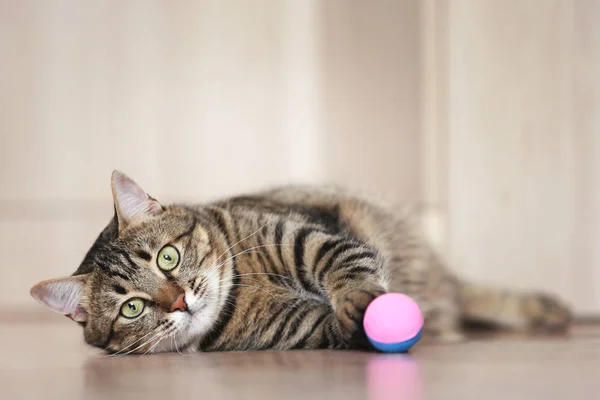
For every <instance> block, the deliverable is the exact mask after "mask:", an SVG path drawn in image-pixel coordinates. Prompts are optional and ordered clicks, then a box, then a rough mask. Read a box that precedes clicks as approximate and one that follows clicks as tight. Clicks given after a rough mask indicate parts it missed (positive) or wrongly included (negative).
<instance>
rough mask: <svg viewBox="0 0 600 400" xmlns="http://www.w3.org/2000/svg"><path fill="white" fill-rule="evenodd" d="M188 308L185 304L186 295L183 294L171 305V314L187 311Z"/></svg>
mask: <svg viewBox="0 0 600 400" xmlns="http://www.w3.org/2000/svg"><path fill="white" fill-rule="evenodd" d="M187 309H188V306H187V304H186V303H185V293H181V294H180V295H179V296H177V299H175V301H174V302H173V304H171V312H175V311H187Z"/></svg>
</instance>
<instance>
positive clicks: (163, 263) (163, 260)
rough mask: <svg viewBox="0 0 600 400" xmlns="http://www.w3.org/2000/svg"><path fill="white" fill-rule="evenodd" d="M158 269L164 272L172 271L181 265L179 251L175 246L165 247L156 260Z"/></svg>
mask: <svg viewBox="0 0 600 400" xmlns="http://www.w3.org/2000/svg"><path fill="white" fill-rule="evenodd" d="M156 263H157V264H158V268H160V269H162V270H163V271H171V270H173V269H175V268H176V267H177V265H178V264H179V251H177V249H176V248H175V247H173V246H165V247H163V248H162V250H161V251H159V252H158V259H157V260H156Z"/></svg>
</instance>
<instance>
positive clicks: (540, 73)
mask: <svg viewBox="0 0 600 400" xmlns="http://www.w3.org/2000/svg"><path fill="white" fill-rule="evenodd" d="M428 4H429V5H430V7H429V8H426V10H427V16H429V19H427V18H425V19H424V20H425V21H426V22H427V23H428V24H429V29H430V30H432V31H436V30H437V31H442V35H438V36H435V35H432V36H431V39H430V42H429V43H426V44H427V45H428V46H429V47H430V48H433V49H436V50H437V51H434V52H432V54H431V55H430V57H429V58H426V61H427V62H428V63H427V64H426V66H427V67H428V71H430V72H431V73H432V74H433V75H434V77H429V78H428V80H426V82H428V83H430V84H432V85H434V86H435V85H437V86H435V87H434V89H430V90H429V91H427V92H426V93H427V95H428V96H429V100H431V101H432V102H433V104H434V105H436V106H437V109H436V110H433V111H438V113H437V114H436V113H435V112H430V113H429V115H430V116H431V117H432V118H434V119H436V120H437V124H434V125H435V128H436V129H434V130H433V132H427V131H426V133H428V134H429V137H432V138H433V140H432V141H430V143H433V144H434V146H433V147H429V146H425V154H427V155H428V157H430V158H432V161H431V162H430V163H429V164H428V165H437V167H440V166H444V165H445V166H446V170H445V171H444V170H443V168H440V171H441V174H432V175H429V176H426V178H427V180H428V182H429V186H427V189H428V190H426V193H425V196H426V198H429V199H430V200H431V199H432V198H433V199H434V200H435V201H437V202H438V203H439V204H440V205H441V206H440V207H441V209H442V212H440V213H439V215H438V217H439V218H438V219H437V220H436V221H434V222H437V225H434V227H436V228H437V231H438V233H439V231H442V235H441V236H442V238H443V240H442V241H443V242H444V245H445V247H446V249H447V250H448V252H449V253H450V256H451V259H452V260H453V262H454V263H455V265H456V266H457V268H459V269H460V270H462V271H463V273H464V274H465V275H466V276H468V277H471V278H473V279H477V280H481V281H487V282H490V283H496V284H502V285H513V286H516V287H519V288H523V289H525V288H530V287H537V288H539V289H543V290H553V291H556V292H559V293H561V294H562V295H563V296H565V297H566V298H567V299H569V300H570V301H571V302H572V303H573V304H574V305H575V306H576V308H577V310H578V311H579V312H580V313H598V312H599V311H600V252H599V251H598V249H599V247H598V244H599V243H600V208H599V206H598V205H599V204H600V202H599V201H598V200H599V197H598V193H599V192H598V191H599V189H600V172H599V171H600V163H599V160H600V123H599V121H600V119H599V115H600V86H599V84H600V79H599V78H598V71H600V63H599V61H600V28H598V24H597V20H598V16H600V2H597V1H596V2H594V1H562V0H556V1H548V0H535V1H527V2H510V3H507V2H501V1H491V0H488V1H481V2H472V1H468V0H464V1H459V0H452V1H440V2H428ZM432 4H435V6H433V5H432ZM435 56H437V57H435ZM435 88H437V89H438V90H437V91H436V90H435ZM436 161H437V164H436ZM426 165H427V164H426ZM440 221H441V222H440Z"/></svg>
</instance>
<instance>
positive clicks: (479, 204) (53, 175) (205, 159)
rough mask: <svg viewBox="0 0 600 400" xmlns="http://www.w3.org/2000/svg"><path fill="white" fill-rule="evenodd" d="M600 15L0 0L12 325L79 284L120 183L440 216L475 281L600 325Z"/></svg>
mask: <svg viewBox="0 0 600 400" xmlns="http://www.w3.org/2000/svg"><path fill="white" fill-rule="evenodd" d="M598 3H599V2H591V1H589V2H584V1H558V0H557V1H546V0H534V1H530V2H510V3H507V2H503V1H493V0H486V1H481V2H471V1H467V0H464V1H460V0H444V1H438V0H422V1H419V0H402V1H387V0H376V1H372V2H361V1H344V0H332V1H327V2H323V1H319V0H285V1H273V0H255V1H252V2H237V1H219V0H212V1H209V0H203V1H196V2H159V1H128V2H120V1H88V2H80V1H52V2H49V1H41V0H38V1H35V0H28V1H21V2H18V1H8V0H4V1H3V0H0V65H1V66H2V74H1V75H0V132H1V134H2V139H3V143H4V145H3V146H0V185H1V186H0V187H2V189H1V190H0V204H1V205H2V207H0V239H2V240H0V251H1V253H2V254H9V255H10V256H8V257H9V258H10V260H8V261H6V262H5V264H6V265H8V267H5V273H4V277H3V280H2V282H1V283H0V308H13V307H15V306H21V305H23V306H26V307H30V306H31V307H34V303H33V301H32V300H30V299H29V297H28V294H27V292H28V288H29V286H30V285H31V284H32V283H34V282H35V281H36V280H38V279H43V278H47V277H49V276H52V275H56V274H68V273H70V272H71V271H72V270H73V269H74V268H75V267H76V265H77V264H78V262H79V261H80V259H81V257H82V256H83V254H84V252H85V250H86V249H87V247H88V246H89V245H90V243H91V242H92V241H93V239H94V236H95V235H96V234H97V232H98V231H99V229H100V228H101V227H102V226H103V224H104V223H105V222H106V220H107V219H108V217H109V216H110V214H111V204H110V196H109V194H110V193H109V175H110V172H111V171H112V169H114V168H119V169H122V170H124V171H126V172H127V173H129V174H130V175H132V176H133V177H135V178H136V179H137V180H138V181H139V182H140V183H141V184H143V185H144V186H145V187H146V188H147V190H148V191H149V192H151V194H153V195H154V196H155V197H158V198H159V199H165V200H171V199H187V198H190V199H192V198H193V199H199V200H202V199H207V198H211V197H214V196H220V195H225V194H229V193H234V192H239V191H244V190H250V189H252V188H256V187H262V186H266V185H270V184H275V183H287V182H291V181H294V182H295V181H305V182H312V181H316V182H325V181H335V182H339V183H343V184H346V185H349V186H353V187H356V188H362V189H367V190H369V191H371V192H376V193H379V194H381V195H384V196H385V197H387V198H390V199H391V200H401V199H403V200H408V201H411V202H417V203H421V204H426V205H427V209H428V211H429V212H428V214H427V216H428V217H429V218H428V220H427V221H428V227H429V228H430V232H431V233H432V235H434V237H435V238H436V241H437V242H438V243H439V244H440V246H441V247H442V248H443V250H444V252H445V253H447V254H449V256H450V258H451V259H452V261H453V263H454V265H455V269H456V270H458V271H459V272H462V273H464V274H465V275H467V276H468V277H471V278H473V279H479V280H486V281H490V282H492V283H497V284H511V285H516V286H518V287H523V288H525V287H539V288H541V289H546V290H555V291H559V292H560V293H562V294H563V295H565V296H566V297H567V298H568V299H569V300H571V301H573V302H574V303H575V304H576V305H577V307H578V310H580V311H582V312H594V311H595V312H600V297H599V295H597V293H599V292H600V253H599V251H598V250H597V246H595V244H596V243H599V242H600V240H599V239H600V228H599V227H600V209H599V208H598V204H600V202H599V201H598V200H600V198H599V196H598V195H599V193H598V191H599V190H600V189H599V188H600V174H599V173H597V172H596V171H598V170H599V167H600V165H599V164H598V160H599V159H600V139H599V137H600V135H599V134H598V131H599V129H600V123H599V117H598V115H600V114H599V113H598V107H599V105H600V104H599V103H600V86H599V85H600V79H598V78H597V77H596V76H595V71H598V70H599V69H598V68H599V67H600V61H599V57H600V50H599V49H600V29H599V28H597V27H596V26H597V24H596V23H595V21H596V19H595V17H594V15H598V13H600V9H599V8H598Z"/></svg>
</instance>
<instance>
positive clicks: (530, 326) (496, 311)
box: [460, 283, 572, 333]
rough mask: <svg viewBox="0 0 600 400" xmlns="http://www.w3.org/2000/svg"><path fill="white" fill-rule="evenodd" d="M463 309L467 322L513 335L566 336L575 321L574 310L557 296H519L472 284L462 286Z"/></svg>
mask: <svg viewBox="0 0 600 400" xmlns="http://www.w3.org/2000/svg"><path fill="white" fill-rule="evenodd" d="M460 306H461V311H462V314H463V318H464V319H465V321H467V322H476V323H483V324H487V325H491V326H492V327H498V328H504V329H508V330H513V331H522V332H532V333H558V332H564V331H566V330H567V329H568V328H569V326H570V324H571V321H572V313H571V310H570V309H569V307H568V306H567V305H566V304H564V303H563V302H562V300H560V299H559V298H557V297H556V296H551V295H548V294H544V293H516V292H513V291H507V290H500V289H494V288H490V287H486V286H482V285H477V284H471V283H460Z"/></svg>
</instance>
